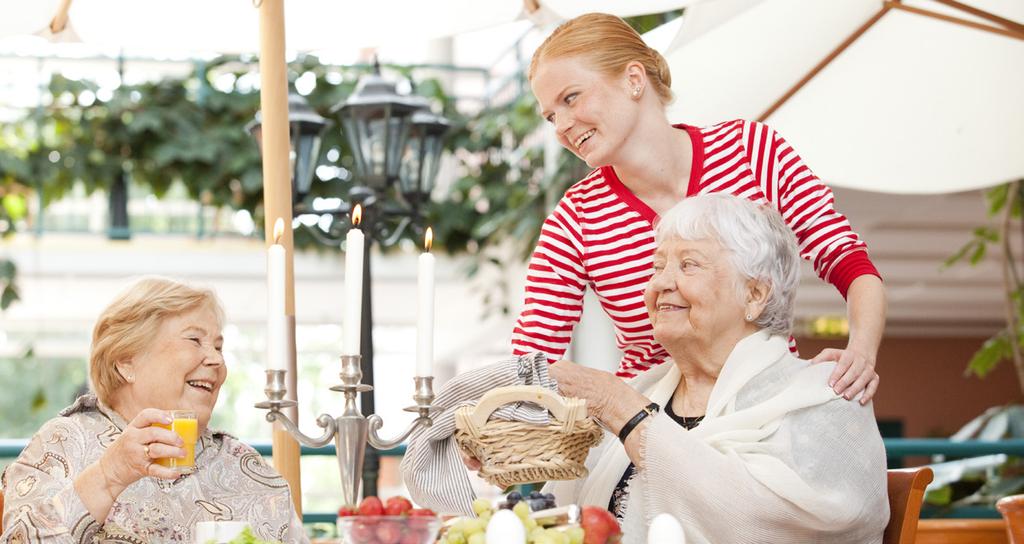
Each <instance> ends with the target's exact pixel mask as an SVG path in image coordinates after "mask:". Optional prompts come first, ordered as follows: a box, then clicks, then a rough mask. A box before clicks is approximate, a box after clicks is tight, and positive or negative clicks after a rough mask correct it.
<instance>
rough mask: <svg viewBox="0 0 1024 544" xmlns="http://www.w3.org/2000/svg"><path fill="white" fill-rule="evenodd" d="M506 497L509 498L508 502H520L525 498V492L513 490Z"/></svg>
mask: <svg viewBox="0 0 1024 544" xmlns="http://www.w3.org/2000/svg"><path fill="white" fill-rule="evenodd" d="M506 499H508V502H519V501H520V500H522V499H523V494H522V493H520V492H518V491H513V492H511V493H509V494H508V497H506Z"/></svg>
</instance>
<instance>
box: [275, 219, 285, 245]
mask: <svg viewBox="0 0 1024 544" xmlns="http://www.w3.org/2000/svg"><path fill="white" fill-rule="evenodd" d="M282 236H284V218H281V217H278V218H277V221H274V243H275V244H279V243H281V237H282Z"/></svg>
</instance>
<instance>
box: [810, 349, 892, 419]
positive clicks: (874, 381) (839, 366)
mask: <svg viewBox="0 0 1024 544" xmlns="http://www.w3.org/2000/svg"><path fill="white" fill-rule="evenodd" d="M827 361H835V363H836V368H835V370H833V371H832V375H831V376H829V378H828V384H829V387H831V388H832V389H833V390H834V391H835V392H836V394H837V395H839V396H841V397H843V398H844V399H846V400H851V399H853V398H855V397H856V396H857V395H858V394H860V393H862V392H863V394H862V395H861V397H860V403H861V405H864V404H867V403H868V402H870V401H871V399H872V398H873V397H874V396H875V393H876V392H877V391H878V382H879V378H878V373H876V372H875V353H871V352H869V351H867V350H862V349H859V348H858V347H857V346H854V345H853V344H852V343H851V344H850V345H848V346H846V349H835V348H825V349H823V350H822V351H821V353H819V354H818V355H816V356H815V357H814V358H813V359H811V362H812V363H824V362H827Z"/></svg>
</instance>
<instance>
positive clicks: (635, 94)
mask: <svg viewBox="0 0 1024 544" xmlns="http://www.w3.org/2000/svg"><path fill="white" fill-rule="evenodd" d="M633 96H640V87H635V88H634V89H633Z"/></svg>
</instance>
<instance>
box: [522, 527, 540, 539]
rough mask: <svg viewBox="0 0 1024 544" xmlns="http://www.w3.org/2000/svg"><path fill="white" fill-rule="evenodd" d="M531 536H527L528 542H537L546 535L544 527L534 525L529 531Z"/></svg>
mask: <svg viewBox="0 0 1024 544" xmlns="http://www.w3.org/2000/svg"><path fill="white" fill-rule="evenodd" d="M527 534H528V535H529V536H528V537H527V538H526V541H527V542H536V541H537V539H538V538H540V537H541V536H543V535H544V528H543V527H534V528H533V529H531V530H530V532H529V533H527Z"/></svg>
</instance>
